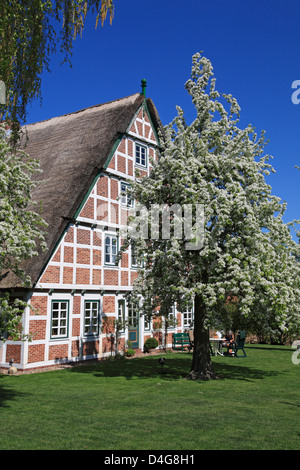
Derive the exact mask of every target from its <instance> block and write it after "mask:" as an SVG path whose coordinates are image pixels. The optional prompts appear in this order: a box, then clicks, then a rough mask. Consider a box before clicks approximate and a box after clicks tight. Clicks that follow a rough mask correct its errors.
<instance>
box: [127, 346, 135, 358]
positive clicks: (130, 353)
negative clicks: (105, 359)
mask: <svg viewBox="0 0 300 470" xmlns="http://www.w3.org/2000/svg"><path fill="white" fill-rule="evenodd" d="M125 354H126V356H127V357H131V356H134V355H135V350H134V349H131V348H130V349H126V352H125Z"/></svg>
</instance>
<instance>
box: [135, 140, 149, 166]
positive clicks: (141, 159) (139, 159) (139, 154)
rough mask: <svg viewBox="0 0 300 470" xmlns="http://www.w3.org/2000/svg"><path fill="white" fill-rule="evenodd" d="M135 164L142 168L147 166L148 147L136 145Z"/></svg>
mask: <svg viewBox="0 0 300 470" xmlns="http://www.w3.org/2000/svg"><path fill="white" fill-rule="evenodd" d="M135 163H136V165H140V166H144V167H146V166H147V147H144V146H142V145H140V144H135Z"/></svg>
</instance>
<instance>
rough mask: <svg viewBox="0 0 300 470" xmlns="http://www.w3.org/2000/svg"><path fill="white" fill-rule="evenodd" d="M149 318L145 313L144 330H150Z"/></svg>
mask: <svg viewBox="0 0 300 470" xmlns="http://www.w3.org/2000/svg"><path fill="white" fill-rule="evenodd" d="M150 322H151V320H150V317H148V315H145V316H144V330H150V326H151V323H150Z"/></svg>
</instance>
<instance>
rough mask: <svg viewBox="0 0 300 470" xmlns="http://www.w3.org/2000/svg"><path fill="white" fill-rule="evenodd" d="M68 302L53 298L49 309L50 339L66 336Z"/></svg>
mask: <svg viewBox="0 0 300 470" xmlns="http://www.w3.org/2000/svg"><path fill="white" fill-rule="evenodd" d="M68 317H69V302H68V301H67V300H53V301H52V311H51V339H52V338H67V337H68Z"/></svg>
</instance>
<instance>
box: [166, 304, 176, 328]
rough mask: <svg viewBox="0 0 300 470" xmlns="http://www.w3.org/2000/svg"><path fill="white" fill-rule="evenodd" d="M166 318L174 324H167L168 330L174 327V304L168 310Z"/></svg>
mask: <svg viewBox="0 0 300 470" xmlns="http://www.w3.org/2000/svg"><path fill="white" fill-rule="evenodd" d="M168 320H171V321H173V322H174V325H171V326H168V330H174V329H175V328H176V310H175V305H172V307H171V308H170V310H169V313H168Z"/></svg>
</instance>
